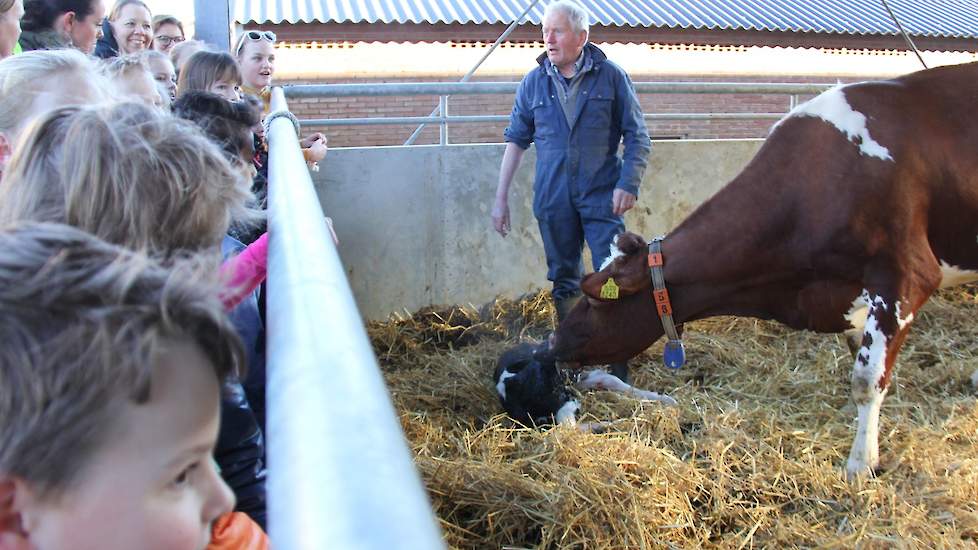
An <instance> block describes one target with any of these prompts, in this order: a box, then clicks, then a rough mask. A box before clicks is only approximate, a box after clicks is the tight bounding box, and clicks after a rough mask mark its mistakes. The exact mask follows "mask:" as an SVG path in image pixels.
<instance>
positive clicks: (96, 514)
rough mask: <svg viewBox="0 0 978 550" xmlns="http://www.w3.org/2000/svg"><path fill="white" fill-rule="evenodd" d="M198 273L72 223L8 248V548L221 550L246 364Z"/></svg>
mask: <svg viewBox="0 0 978 550" xmlns="http://www.w3.org/2000/svg"><path fill="white" fill-rule="evenodd" d="M196 272H197V271H194V270H191V269H189V268H188V267H187V266H185V265H178V266H176V267H173V268H172V269H169V268H164V267H161V266H160V265H159V264H157V263H155V262H154V261H152V260H150V259H148V258H146V257H145V256H143V255H141V254H139V253H136V252H130V251H126V250H124V249H122V248H120V247H117V246H114V245H110V244H107V243H105V242H103V241H100V240H99V239H97V238H95V237H92V236H91V235H88V234H87V233H84V232H82V231H80V230H77V229H74V228H70V227H67V226H63V225H58V224H24V225H18V226H16V227H14V228H12V229H8V230H7V231H5V232H3V233H0V341H2V342H3V346H0V549H3V550H20V549H27V548H31V549H37V550H60V549H69V548H70V549H74V550H85V549H99V550H114V549H120V550H123V549H125V550H130V549H133V548H140V549H146V550H156V549H159V550H164V549H166V550H200V549H203V548H205V547H206V546H207V545H208V544H210V543H211V540H212V525H213V524H214V522H215V521H216V520H217V519H218V517H219V516H222V515H225V514H227V513H228V512H230V511H231V509H232V508H233V506H234V497H233V495H232V493H231V491H230V490H229V489H228V487H227V485H225V483H224V482H223V480H222V479H221V476H220V474H219V473H218V472H217V470H216V468H215V465H214V460H213V458H212V452H213V449H214V444H215V441H216V438H217V430H218V422H219V415H218V411H219V395H220V384H221V381H222V380H223V379H224V378H225V377H226V376H228V375H229V374H231V373H233V372H235V371H236V370H237V369H238V366H239V365H241V364H242V360H243V359H242V357H243V355H242V349H241V344H240V342H239V340H238V337H237V335H236V334H235V330H234V327H233V326H232V325H231V323H230V321H228V319H227V317H226V316H225V315H224V313H223V308H222V305H221V302H220V300H219V299H218V297H217V296H218V291H217V290H218V289H217V288H216V287H215V284H216V282H215V283H211V282H208V281H207V280H206V279H203V278H201V277H197V276H191V275H190V273H196ZM259 531H260V530H259Z"/></svg>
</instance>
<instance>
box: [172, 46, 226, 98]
mask: <svg viewBox="0 0 978 550" xmlns="http://www.w3.org/2000/svg"><path fill="white" fill-rule="evenodd" d="M191 91H198V92H210V93H212V94H217V95H219V96H221V97H223V98H224V99H227V100H228V101H238V100H240V99H241V69H239V68H238V62H237V61H235V60H234V58H233V57H231V54H229V53H227V52H211V51H207V50H202V51H199V52H197V53H195V54H193V55H192V56H190V58H189V59H187V62H186V63H185V64H184V66H183V68H182V69H180V78H179V79H178V80H177V95H178V96H181V95H183V94H185V93H187V92H191Z"/></svg>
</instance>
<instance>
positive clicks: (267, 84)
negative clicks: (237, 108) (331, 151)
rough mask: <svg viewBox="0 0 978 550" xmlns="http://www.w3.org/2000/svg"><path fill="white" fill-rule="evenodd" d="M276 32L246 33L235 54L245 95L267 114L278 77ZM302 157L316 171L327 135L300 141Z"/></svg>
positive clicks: (241, 38)
mask: <svg viewBox="0 0 978 550" xmlns="http://www.w3.org/2000/svg"><path fill="white" fill-rule="evenodd" d="M275 40H276V38H275V33H273V32H271V31H255V30H252V31H245V32H244V33H242V34H241V36H239V37H238V41H237V43H236V44H235V46H234V55H235V57H236V58H237V59H238V65H240V66H241V80H242V86H241V89H242V91H243V92H244V93H246V94H251V95H254V96H257V97H259V98H261V100H262V101H263V102H264V103H265V114H268V110H269V104H270V102H271V86H272V76H273V75H274V74H275ZM300 145H301V146H302V154H303V155H304V156H305V159H306V162H307V163H309V165H310V167H312V169H313V170H316V169H318V165H317V164H316V163H318V162H319V161H321V160H323V158H325V157H326V136H324V135H323V134H321V133H319V132H316V133H314V134H310V135H308V136H306V137H305V138H303V139H302V140H301V141H300Z"/></svg>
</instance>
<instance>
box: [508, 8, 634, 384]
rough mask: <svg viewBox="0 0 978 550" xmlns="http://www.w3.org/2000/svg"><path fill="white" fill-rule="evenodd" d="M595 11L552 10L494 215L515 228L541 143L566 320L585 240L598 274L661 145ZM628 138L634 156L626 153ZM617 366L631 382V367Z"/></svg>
mask: <svg viewBox="0 0 978 550" xmlns="http://www.w3.org/2000/svg"><path fill="white" fill-rule="evenodd" d="M588 27H589V22H588V13H587V12H586V11H585V10H584V8H582V7H581V6H580V5H579V4H577V3H576V2H574V1H573V0H557V1H555V2H552V3H551V4H549V5H548V6H547V7H546V10H545V11H544V17H543V41H544V43H545V45H546V47H547V52H546V53H545V54H541V55H540V57H539V58H537V62H538V63H539V64H540V66H539V67H537V68H535V69H533V70H532V71H530V73H529V74H527V75H526V76H525V77H524V78H523V81H522V82H520V86H519V88H518V89H517V91H516V102H515V103H514V105H513V113H512V114H511V115H510V119H509V127H507V128H506V132H505V135H506V142H507V143H506V152H505V153H504V154H503V162H502V166H501V167H500V169H499V187H498V188H497V190H496V201H495V204H494V205H493V209H492V222H493V226H494V227H495V229H496V231H498V232H499V234H501V235H502V236H503V237H505V236H506V234H507V233H509V230H510V220H509V186H510V184H511V183H512V181H513V174H514V173H515V172H516V169H517V168H518V167H519V165H520V162H521V161H522V160H523V153H524V152H525V151H526V149H527V148H529V146H530V143H531V142H532V143H536V148H537V149H536V152H537V163H536V176H535V178H534V183H533V215H534V216H536V218H537V223H538V225H539V227H540V236H541V237H542V238H543V247H544V251H545V252H546V255H547V279H549V280H550V281H552V282H553V291H552V296H553V300H554V305H555V307H556V310H557V320H558V322H559V321H561V320H563V319H564V317H565V316H566V315H567V313H568V312H569V311H570V310H571V308H572V307H573V306H574V304H575V303H576V302H577V299H578V298H579V297H580V283H581V277H582V276H583V266H582V264H581V253H582V251H583V247H584V242H585V241H587V244H588V247H589V248H590V249H591V259H592V263H593V264H594V269H595V271H597V270H598V268H599V267H600V265H601V262H602V261H604V259H605V258H606V257H607V256H608V255H609V251H610V245H611V243H612V241H613V239H614V237H615V236H616V235H618V234H619V233H621V232H622V231H624V230H625V224H624V222H623V221H622V215H623V214H624V213H625V212H627V211H628V210H629V209H631V208H632V207H633V206H634V205H635V199H636V197H637V196H638V186H639V183H640V182H641V181H642V174H643V173H644V172H645V166H646V164H647V158H648V156H649V152H650V151H651V149H652V145H651V142H650V141H649V134H648V130H646V128H645V121H644V119H643V118H642V108H641V106H640V105H639V103H638V97H637V96H636V95H635V89H634V87H633V86H632V82H631V80H630V79H629V78H628V75H627V74H625V71H623V70H622V69H621V67H619V66H618V65H615V64H614V63H612V62H611V61H609V60H608V58H607V56H605V54H604V53H603V52H602V51H601V50H599V49H598V48H597V47H596V46H594V45H593V44H589V43H588ZM622 141H624V154H623V155H622V156H619V155H618V148H619V144H620V143H621V142H622ZM611 372H612V373H613V374H615V375H616V376H618V377H619V378H621V379H622V380H626V379H627V373H628V367H627V365H625V364H620V365H611Z"/></svg>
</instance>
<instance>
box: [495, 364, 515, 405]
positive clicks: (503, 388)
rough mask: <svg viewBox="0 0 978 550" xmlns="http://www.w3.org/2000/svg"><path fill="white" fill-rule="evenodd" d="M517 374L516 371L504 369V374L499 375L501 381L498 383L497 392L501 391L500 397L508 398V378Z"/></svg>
mask: <svg viewBox="0 0 978 550" xmlns="http://www.w3.org/2000/svg"><path fill="white" fill-rule="evenodd" d="M514 376H516V373H513V372H509V371H508V370H504V371H503V373H502V374H500V375H499V382H497V383H496V392H497V393H499V397H502V398H503V400H504V401H505V400H506V379H507V378H512V377H514Z"/></svg>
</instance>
